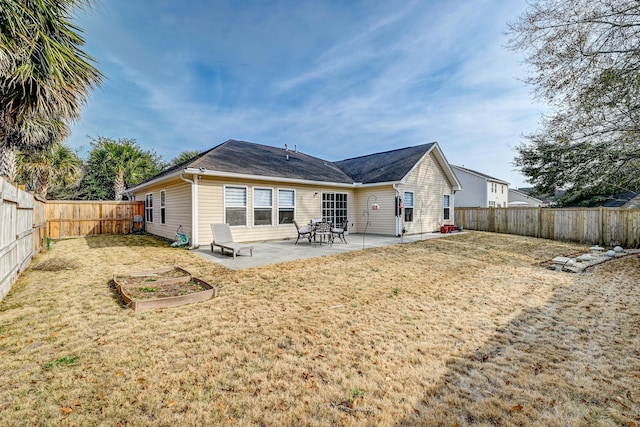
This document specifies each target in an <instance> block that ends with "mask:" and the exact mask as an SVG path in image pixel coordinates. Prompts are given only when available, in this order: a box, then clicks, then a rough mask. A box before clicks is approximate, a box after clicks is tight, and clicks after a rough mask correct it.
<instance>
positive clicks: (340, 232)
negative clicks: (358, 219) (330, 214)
mask: <svg viewBox="0 0 640 427" xmlns="http://www.w3.org/2000/svg"><path fill="white" fill-rule="evenodd" d="M348 226H349V220H346V221H345V222H343V223H342V225H340V226H338V227H332V228H331V240H333V238H334V237H335V236H338V238H339V239H340V240H341V241H342V242H344V243H347V238H346V237H345V235H344V233H345V232H346V231H347V227H348Z"/></svg>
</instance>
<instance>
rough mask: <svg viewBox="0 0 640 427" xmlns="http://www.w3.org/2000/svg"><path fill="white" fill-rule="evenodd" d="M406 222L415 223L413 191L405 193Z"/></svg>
mask: <svg viewBox="0 0 640 427" xmlns="http://www.w3.org/2000/svg"><path fill="white" fill-rule="evenodd" d="M404 222H413V191H405V192H404Z"/></svg>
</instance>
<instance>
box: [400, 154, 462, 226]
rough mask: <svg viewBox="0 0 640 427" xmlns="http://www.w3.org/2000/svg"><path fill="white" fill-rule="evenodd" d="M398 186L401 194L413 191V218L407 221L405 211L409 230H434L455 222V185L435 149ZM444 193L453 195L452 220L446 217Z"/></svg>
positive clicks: (451, 198) (451, 196)
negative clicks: (452, 183) (438, 158)
mask: <svg viewBox="0 0 640 427" xmlns="http://www.w3.org/2000/svg"><path fill="white" fill-rule="evenodd" d="M398 189H399V190H400V193H401V194H404V192H405V191H412V192H413V222H404V212H403V216H402V219H403V225H404V228H405V230H406V234H418V233H431V232H433V231H438V230H439V229H440V226H441V225H445V224H453V222H454V221H453V206H454V200H455V197H454V194H453V189H452V186H451V183H450V182H449V180H448V179H447V177H446V175H445V173H444V171H443V170H442V167H441V166H440V164H439V163H438V162H437V161H436V160H435V159H434V155H433V153H431V154H430V155H429V156H428V157H425V158H424V159H423V161H422V162H421V163H420V164H419V165H418V167H416V168H415V169H414V170H413V171H412V172H411V173H409V175H408V176H407V178H406V180H405V183H404V184H402V185H400V186H399V187H398ZM444 195H449V196H450V201H451V208H450V215H449V218H450V219H449V220H445V219H444ZM456 197H457V193H456Z"/></svg>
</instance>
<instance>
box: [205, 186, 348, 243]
mask: <svg viewBox="0 0 640 427" xmlns="http://www.w3.org/2000/svg"><path fill="white" fill-rule="evenodd" d="M227 185H231V186H239V187H245V188H246V189H247V224H246V225H245V226H235V227H232V228H231V233H232V234H233V238H234V240H236V241H238V242H256V241H268V240H281V239H287V238H295V237H296V236H297V233H296V228H295V225H293V224H278V190H279V189H283V190H293V191H295V196H296V206H295V219H296V221H297V222H298V224H300V225H303V224H306V223H308V222H309V220H310V219H311V218H320V217H322V192H323V191H325V192H327V191H328V192H340V193H347V194H348V203H349V205H348V210H349V219H350V220H351V217H352V216H354V215H353V214H354V212H353V209H354V207H355V195H354V194H355V193H354V191H353V190H352V189H344V188H331V187H321V186H311V185H292V184H289V183H277V182H269V181H260V180H252V181H247V180H235V179H228V178H225V179H222V178H210V177H203V178H202V179H201V180H199V181H198V207H199V212H198V216H199V228H198V233H199V240H200V241H199V243H200V245H209V244H210V243H211V241H212V240H213V236H212V235H211V224H213V223H222V222H224V219H225V218H224V208H225V205H224V188H225V186H227ZM254 188H269V189H272V190H273V224H272V225H258V226H254V225H253V206H254V205H253V190H254ZM315 193H317V194H315Z"/></svg>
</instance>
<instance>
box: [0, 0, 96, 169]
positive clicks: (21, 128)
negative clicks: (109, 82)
mask: <svg viewBox="0 0 640 427" xmlns="http://www.w3.org/2000/svg"><path fill="white" fill-rule="evenodd" d="M90 3H91V0H0V176H1V175H5V176H8V177H9V178H10V179H11V180H15V174H16V163H15V153H16V150H18V149H21V150H23V151H29V150H31V149H33V148H37V147H38V146H47V145H51V144H53V141H52V140H51V139H50V138H49V135H51V134H52V133H55V132H56V130H55V129H56V128H58V127H59V126H60V124H64V125H66V123H67V122H68V121H69V120H74V119H77V118H78V116H79V112H80V107H81V106H82V105H83V104H84V103H85V102H86V97H87V95H88V93H89V91H90V90H91V89H92V88H94V87H96V86H98V85H99V84H100V81H101V79H102V75H101V74H100V72H99V71H98V70H97V69H96V68H95V67H94V66H93V65H92V63H93V59H92V58H91V57H90V56H88V55H87V54H86V53H85V52H83V51H82V50H81V49H80V47H81V46H83V45H84V40H83V38H82V37H81V36H80V31H81V30H80V29H79V28H78V27H77V26H75V25H74V24H72V23H71V16H72V13H73V11H74V10H75V9H77V8H78V7H81V6H87V5H89V4H90Z"/></svg>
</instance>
